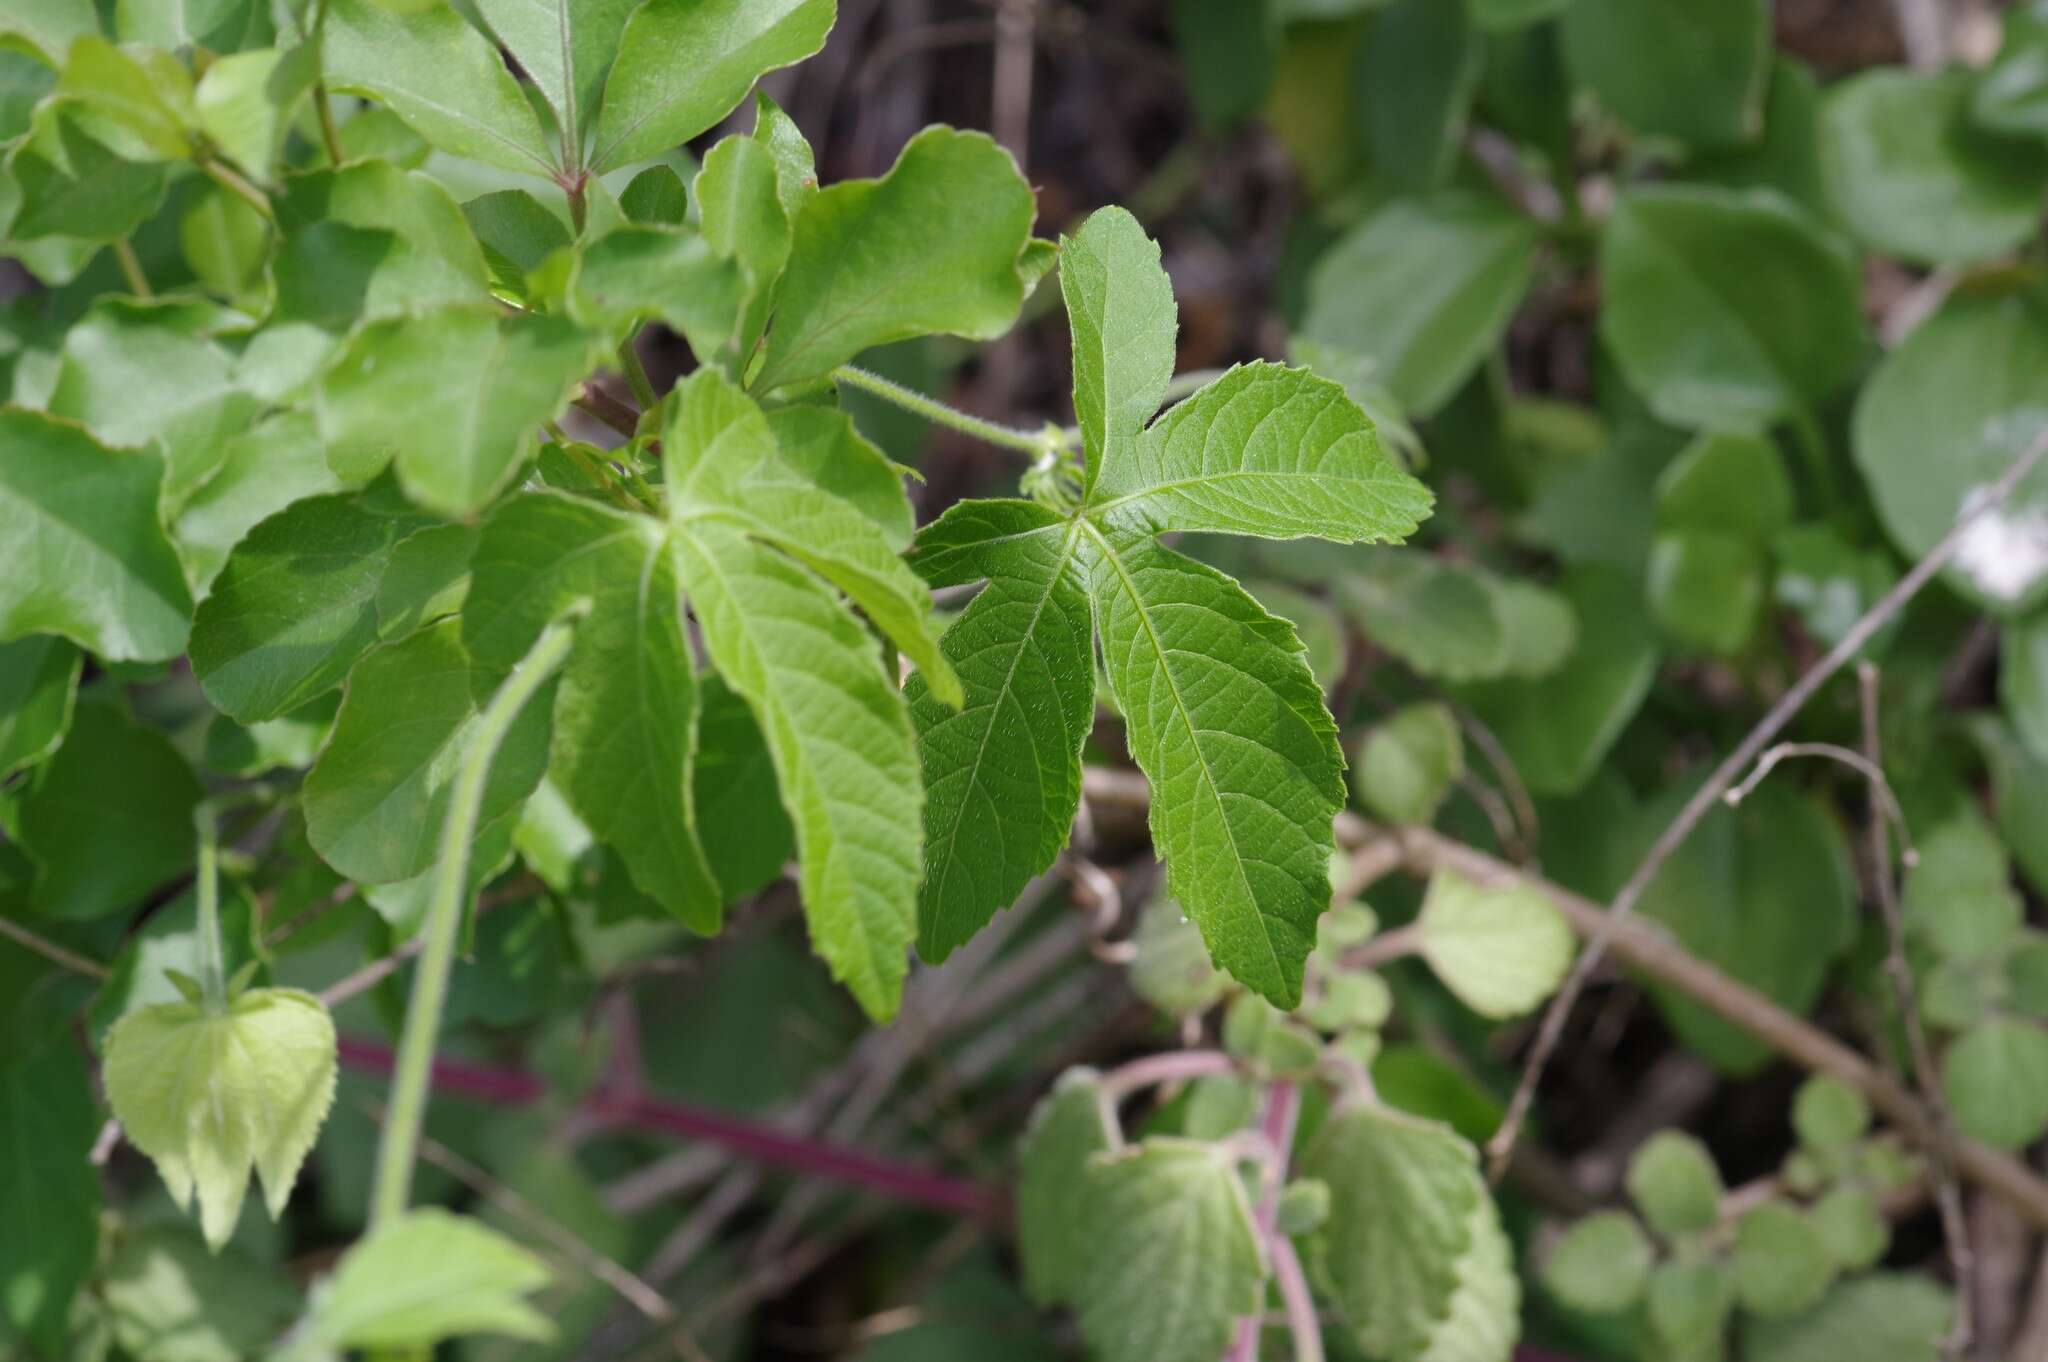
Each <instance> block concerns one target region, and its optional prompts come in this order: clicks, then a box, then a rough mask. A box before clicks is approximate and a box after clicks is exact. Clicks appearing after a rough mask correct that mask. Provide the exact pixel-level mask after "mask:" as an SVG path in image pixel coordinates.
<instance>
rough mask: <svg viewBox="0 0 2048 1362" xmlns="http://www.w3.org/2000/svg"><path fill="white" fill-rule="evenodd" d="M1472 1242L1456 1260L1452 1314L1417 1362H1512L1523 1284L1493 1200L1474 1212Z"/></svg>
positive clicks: (1434, 1331) (1432, 1334) (1486, 1199)
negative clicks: (1517, 1274)
mask: <svg viewBox="0 0 2048 1362" xmlns="http://www.w3.org/2000/svg"><path fill="white" fill-rule="evenodd" d="M1470 1229H1471V1234H1472V1242H1471V1244H1470V1246H1469V1247H1468V1248H1467V1249H1466V1250H1465V1253H1464V1256H1463V1257H1461V1258H1459V1259H1458V1266H1457V1286H1456V1287H1455V1288H1454V1289H1453V1290H1452V1292H1451V1303H1450V1309H1449V1310H1448V1311H1447V1312H1446V1314H1445V1316H1444V1318H1443V1319H1442V1320H1441V1321H1440V1322H1438V1324H1437V1326H1436V1327H1435V1328H1434V1329H1432V1330H1431V1331H1430V1335H1429V1344H1428V1346H1427V1347H1425V1348H1424V1349H1423V1350H1422V1351H1421V1352H1420V1353H1418V1354H1417V1355H1416V1357H1417V1362H1509V1354H1511V1353H1512V1352H1514V1350H1515V1340H1516V1339H1517V1338H1519V1337H1520V1336H1521V1330H1522V1283H1521V1279H1520V1278H1519V1277H1517V1276H1516V1275H1515V1259H1514V1250H1513V1248H1512V1247H1511V1246H1510V1245H1509V1243H1508V1237H1507V1235H1506V1233H1504V1232H1503V1231H1502V1229H1501V1224H1500V1214H1499V1212H1498V1211H1497V1210H1495V1209H1494V1204H1493V1198H1492V1197H1481V1198H1480V1199H1479V1204H1478V1205H1477V1206H1475V1207H1473V1209H1472V1212H1471V1223H1470Z"/></svg>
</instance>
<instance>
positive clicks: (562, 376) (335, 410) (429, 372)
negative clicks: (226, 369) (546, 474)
mask: <svg viewBox="0 0 2048 1362" xmlns="http://www.w3.org/2000/svg"><path fill="white" fill-rule="evenodd" d="M598 353H599V352H598V351H597V350H596V349H595V348H594V345H593V341H592V339H591V338H590V337H589V336H587V335H586V334H585V333H584V332H583V330H582V329H581V328H579V327H577V326H576V325H574V324H573V323H571V322H569V321H567V320H565V319H563V318H560V317H541V316H535V315H533V314H531V313H518V314H514V315H511V316H506V315H503V314H501V313H498V312H496V311H494V310H492V309H489V308H482V307H449V308H442V309H440V310H437V311H434V312H429V313H425V314H423V315H417V316H411V317H404V318H394V319H392V320H389V321H381V322H372V323H370V324H369V325H368V326H366V327H364V328H363V329H362V330H360V331H358V332H356V334H355V335H354V336H353V337H351V338H350V339H349V342H348V344H347V345H346V346H345V347H344V348H343V350H342V352H341V354H340V355H339V356H338V357H337V358H336V359H335V361H334V363H333V365H332V366H331V367H330V368H329V369H328V370H327V372H326V373H325V374H323V375H322V376H321V378H320V385H319V391H318V395H317V399H316V408H315V410H316V412H317V414H318V417H319V421H320V434H321V437H322V438H323V439H324V440H326V442H327V459H328V462H329V463H330V464H331V465H332V466H333V468H334V470H335V472H336V473H337V474H339V475H340V476H341V477H342V478H343V479H345V480H347V481H351V482H367V481H369V480H370V479H371V478H373V477H375V476H376V475H377V474H378V473H380V472H382V471H383V470H384V468H385V466H386V465H387V464H395V465H396V466H397V470H398V481H399V484H400V485H401V486H402V487H404V488H405V492H406V495H407V496H409V497H411V498H412V499H413V500H414V501H417V502H419V503H420V504H421V505H422V506H426V507H429V508H431V509H433V510H435V511H439V512H441V513H442V514H444V515H450V516H460V515H467V514H469V513H471V512H473V511H475V510H477V509H478V508H480V507H482V506H483V505H485V504H486V503H487V502H489V501H490V500H491V498H493V497H494V496H496V495H497V494H498V493H499V492H501V491H503V490H504V488H505V486H506V484H507V483H509V482H510V481H511V480H512V477H513V475H514V474H515V473H516V472H517V471H518V469H519V466H520V465H521V464H523V463H524V462H525V461H526V460H527V459H529V458H531V457H532V455H533V451H534V448H535V442H536V439H537V435H536V431H537V430H538V428H539V427H540V425H541V424H542V423H544V422H546V421H551V420H553V419H554V418H555V417H557V416H559V415H561V414H562V412H563V411H565V410H567V408H568V405H569V398H570V396H571V392H572V389H573V388H574V385H575V384H576V381H577V380H578V379H580V378H582V377H583V376H584V375H585V374H586V373H588V372H589V371H590V369H591V367H592V366H593V365H594V364H595V362H596V359H597V354H598Z"/></svg>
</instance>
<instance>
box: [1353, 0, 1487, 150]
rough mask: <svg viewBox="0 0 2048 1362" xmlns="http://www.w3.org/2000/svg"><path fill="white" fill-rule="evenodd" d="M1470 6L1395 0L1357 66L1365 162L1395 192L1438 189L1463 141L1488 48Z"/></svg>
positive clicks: (1384, 7)
mask: <svg viewBox="0 0 2048 1362" xmlns="http://www.w3.org/2000/svg"><path fill="white" fill-rule="evenodd" d="M1469 9H1470V6H1468V5H1466V4H1464V3H1458V4H1448V5H1447V4H1443V3H1441V0H1392V3H1390V4H1385V5H1382V6H1381V12H1380V14H1379V15H1378V17H1376V18H1375V19H1374V21H1373V26H1372V28H1371V29H1370V30H1369V31H1368V33H1367V35H1366V38H1365V46H1364V48H1363V50H1362V51H1361V53H1360V57H1359V63H1358V100H1359V104H1360V106H1361V107H1360V111H1359V115H1360V117H1361V118H1362V119H1363V122H1364V129H1365V137H1364V141H1365V159H1366V163H1367V164H1368V165H1370V166H1371V167H1372V171H1373V176H1374V178H1375V179H1376V180H1384V182H1385V183H1386V184H1387V185H1388V187H1389V188H1392V189H1395V190H1406V191H1414V190H1424V189H1434V188H1436V187H1437V186H1439V185H1441V184H1442V183H1443V182H1444V181H1445V180H1446V179H1448V178H1449V177H1450V174H1451V170H1452V168H1453V167H1454V166H1455V165H1456V163H1457V158H1458V153H1459V151H1460V149H1461V148H1462V147H1463V145H1464V141H1465V129H1466V125H1467V124H1468V122H1469V121H1470V119H1471V114H1472V97H1473V95H1474V94H1475V93H1476V92H1477V90H1478V86H1479V72H1480V64H1481V61H1482V58H1483V56H1484V53H1485V48H1484V45H1483V43H1482V42H1481V40H1480V35H1479V33H1478V31H1477V29H1476V28H1475V27H1474V21H1473V16H1472V15H1471V14H1470V13H1468V10H1469Z"/></svg>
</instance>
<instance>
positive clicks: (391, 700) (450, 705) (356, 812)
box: [304, 619, 554, 884]
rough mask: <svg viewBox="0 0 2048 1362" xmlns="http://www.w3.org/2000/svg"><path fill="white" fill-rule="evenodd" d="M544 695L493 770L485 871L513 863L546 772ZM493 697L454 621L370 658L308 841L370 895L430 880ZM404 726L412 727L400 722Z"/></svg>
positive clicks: (317, 792)
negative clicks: (510, 853)
mask: <svg viewBox="0 0 2048 1362" xmlns="http://www.w3.org/2000/svg"><path fill="white" fill-rule="evenodd" d="M553 696H554V692H553V689H552V687H550V689H548V690H546V691H544V692H543V693H542V694H541V696H539V697H538V698H537V699H536V701H535V702H534V703H533V704H532V705H530V706H528V707H527V708H526V709H525V710H524V711H522V712H521V713H520V716H519V718H518V720H517V722H516V723H515V724H514V725H513V727H512V731H511V732H510V733H509V734H507V735H506V738H505V741H504V744H503V746H501V747H500V748H499V750H498V756H497V759H496V760H494V761H493V762H492V763H491V770H490V777H489V779H488V781H486V783H485V786H484V794H483V805H482V809H481V812H480V814H479V816H478V824H477V826H478V828H479V831H478V834H477V844H478V846H479V848H483V847H489V848H492V854H489V855H487V854H485V852H484V851H483V850H478V851H477V852H476V853H475V854H474V857H473V860H474V861H475V863H476V864H477V865H479V866H488V865H490V864H494V863H495V862H496V861H498V860H500V859H502V858H503V856H504V853H505V850H506V849H508V848H509V847H510V845H511V836H512V829H513V827H514V826H515V825H517V823H518V821H519V811H520V808H521V807H522V806H523V805H524V804H525V802H526V797H527V796H528V795H530V794H532V793H533V790H534V787H535V786H536V785H538V784H540V778H541V776H542V774H543V773H544V772H545V770H546V769H547V748H548V732H549V719H548V713H549V704H550V702H551V701H552V699H553ZM489 698H490V689H489V686H488V685H487V684H483V683H482V682H481V680H480V678H479V677H478V676H477V675H476V674H474V669H473V668H472V665H471V662H470V659H469V655H468V653H467V652H466V651H464V649H463V646H462V624H461V622H460V621H458V620H453V619H449V620H443V621H442V622H441V623H439V624H436V625H433V626H431V627H430V628H427V629H423V630H421V631H420V632H419V633H417V634H414V635H413V636H412V637H411V638H408V639H405V640H403V641H401V642H398V643H391V644H386V645H385V646H383V647H381V648H378V649H375V650H374V651H372V652H370V653H368V654H366V655H365V656H364V657H363V658H362V660H361V661H359V662H357V663H356V665H355V667H354V669H353V670H351V671H350V673H349V678H348V689H347V690H346V691H345V692H344V693H343V696H342V702H341V712H340V713H339V714H338V715H336V717H335V721H334V736H333V737H332V738H331V739H329V740H328V744H327V748H326V750H325V751H324V752H322V753H321V754H320V760H319V761H318V762H316V763H314V765H313V769H312V770H311V771H310V772H308V773H307V775H306V783H305V786H304V802H305V813H306V835H307V837H308V838H309V839H310V840H311V841H312V844H313V848H314V850H316V851H318V852H319V853H320V856H321V859H323V860H325V861H326V862H327V863H328V864H329V865H331V866H333V867H334V868H335V869H336V870H338V871H340V872H341V874H342V875H343V876H345V877H346V878H348V879H351V880H354V881H356V882H357V883H359V884H391V883H394V882H396V881H399V880H409V879H411V878H412V877H414V876H416V875H420V874H423V873H425V872H426V871H427V869H428V868H429V867H431V866H432V865H433V864H434V855H435V850H436V848H437V845H438V843H439V839H440V836H441V825H442V824H443V823H444V822H445V821H446V816H447V812H448V799H449V796H450V793H451V788H452V787H453V785H454V783H455V776H456V772H457V770H458V769H459V768H460V766H461V764H462V761H463V758H464V756H465V754H466V753H467V752H468V750H469V744H470V742H471V741H472V739H473V738H474V736H475V733H476V729H477V726H478V725H479V723H481V721H482V710H483V707H484V704H485V703H486V702H487V701H488V700H489ZM396 716H403V718H404V722H403V723H394V722H393V719H394V717H396Z"/></svg>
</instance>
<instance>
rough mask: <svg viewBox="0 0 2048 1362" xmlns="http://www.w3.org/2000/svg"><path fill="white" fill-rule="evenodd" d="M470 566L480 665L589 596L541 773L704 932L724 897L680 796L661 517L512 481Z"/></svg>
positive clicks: (670, 597) (679, 689)
mask: <svg viewBox="0 0 2048 1362" xmlns="http://www.w3.org/2000/svg"><path fill="white" fill-rule="evenodd" d="M470 572H471V583H470V589H469V595H468V597H467V599H466V601H465V603H464V606H463V612H462V632H463V640H464V642H465V643H466V644H467V645H468V647H469V650H470V653H471V655H472V657H473V658H474V659H475V661H476V664H477V666H478V668H479V669H480V670H481V671H483V672H484V673H487V674H489V675H492V676H498V675H502V674H503V673H505V672H507V671H509V670H510V669H511V667H512V666H513V665H514V664H515V663H517V662H518V660H519V659H520V658H521V657H524V656H525V655H526V650H527V649H528V648H529V647H531V646H532V644H533V641H534V640H535V639H536V638H538V637H539V636H540V632H541V630H542V629H544V628H545V627H546V626H547V624H548V622H549V621H550V620H552V619H554V618H555V616H556V615H557V614H558V613H559V612H560V611H561V610H562V609H563V608H565V607H566V606H567V605H568V604H569V603H570V602H572V601H574V600H576V599H577V598H579V597H582V598H586V599H588V600H589V601H590V602H591V612H590V614H589V616H588V617H587V618H586V619H585V620H584V621H583V623H582V624H581V625H580V626H579V627H578V628H577V631H576V646H575V649H574V651H573V652H571V653H570V655H569V661H568V663H567V665H566V666H565V667H564V668H563V671H562V678H561V681H560V682H559V687H558V691H557V694H556V697H555V710H554V741H553V755H552V758H551V762H550V768H549V769H550V771H551V773H552V777H553V779H554V781H555V783H556V785H557V786H558V787H559V788H560V790H561V792H562V794H563V795H564V796H565V797H566V798H567V799H568V801H569V804H570V806H571V807H572V808H574V809H575V811H576V813H577V815H578V816H579V817H580V818H581V819H582V820H583V821H584V823H586V824H587V825H588V826H589V827H590V830H591V831H592V832H593V833H595V834H596V835H597V836H598V837H599V838H600V839H602V840H603V841H604V842H605V843H606V844H607V845H608V846H611V847H613V848H614V849H616V850H617V851H618V853H619V855H620V857H621V858H622V859H624V861H625V862H626V867H627V869H628V871H629V872H630V873H631V874H632V877H633V882H634V883H635V884H637V885H638V886H639V887H640V890H641V892H643V893H645V894H647V895H648V896H649V897H651V898H654V899H656V900H658V901H659V902H660V903H661V904H662V906H663V907H665V908H667V909H668V910H669V911H670V912H671V913H674V914H675V915H676V916H677V917H678V918H680V919H681V920H682V921H683V922H684V923H686V924H688V925H689V926H690V927H691V928H693V929H694V930H696V931H700V932H705V933H711V932H715V931H716V930H717V929H718V926H719V922H720V919H721V915H722V912H721V910H722V907H723V899H722V896H721V894H720V892H719V887H718V884H717V882H716V879H715V878H714V876H713V874H712V871H711V868H710V866H709V864H708V862H707V860H706V858H705V852H704V847H703V845H702V844H701V842H700V841H699V839H698V834H697V827H696V809H695V805H694V803H693V802H692V800H691V798H690V781H691V773H692V770H693V767H694V763H695V757H696V747H697V712H698V695H697V677H696V662H695V660H694V659H693V658H692V656H691V654H690V645H689V641H688V639H686V638H685V637H684V635H683V626H682V621H683V604H682V598H681V595H680V592H679V590H678V588H677V584H676V574H675V566H674V563H673V562H672V561H671V556H670V553H669V545H668V534H667V527H666V526H664V525H663V524H661V523H660V522H659V521H656V520H653V519H651V518H649V517H647V516H641V515H628V514H625V513H623V512H620V511H615V510H612V509H610V508H609V507H605V506H601V505H599V504H597V503H596V502H594V501H590V500H587V499H584V498H581V497H570V496H563V495H560V494H557V493H552V492H538V493H528V494H523V495H520V496H517V497H514V498H512V499H511V500H509V501H507V502H505V503H504V504H503V505H501V506H500V507H499V508H498V509H497V511H495V512H494V513H493V514H492V516H491V518H490V520H489V521H488V522H487V523H486V524H485V527H484V532H483V535H482V538H481V540H480V541H479V543H478V545H477V551H476V554H475V556H474V557H473V558H472V559H471V565H470Z"/></svg>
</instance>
